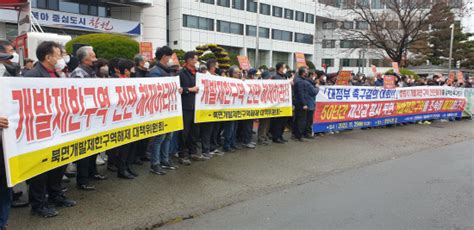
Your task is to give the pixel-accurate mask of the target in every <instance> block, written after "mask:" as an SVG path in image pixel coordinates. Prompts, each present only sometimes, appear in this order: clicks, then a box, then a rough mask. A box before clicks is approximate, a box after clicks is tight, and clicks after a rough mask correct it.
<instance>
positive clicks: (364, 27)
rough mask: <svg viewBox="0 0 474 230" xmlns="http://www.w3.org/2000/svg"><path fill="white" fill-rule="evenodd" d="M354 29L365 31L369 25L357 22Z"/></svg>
mask: <svg viewBox="0 0 474 230" xmlns="http://www.w3.org/2000/svg"><path fill="white" fill-rule="evenodd" d="M356 29H358V30H367V29H369V24H368V23H367V22H363V21H357V22H356Z"/></svg>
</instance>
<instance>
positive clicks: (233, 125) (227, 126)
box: [222, 121, 237, 150]
mask: <svg viewBox="0 0 474 230" xmlns="http://www.w3.org/2000/svg"><path fill="white" fill-rule="evenodd" d="M222 125H223V126H224V150H229V149H230V148H231V147H235V143H236V142H235V141H236V137H237V121H226V122H224V123H223V124H222Z"/></svg>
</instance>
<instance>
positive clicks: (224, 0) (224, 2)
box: [217, 0, 230, 7]
mask: <svg viewBox="0 0 474 230" xmlns="http://www.w3.org/2000/svg"><path fill="white" fill-rule="evenodd" d="M217 5H218V6H223V7H230V0H217Z"/></svg>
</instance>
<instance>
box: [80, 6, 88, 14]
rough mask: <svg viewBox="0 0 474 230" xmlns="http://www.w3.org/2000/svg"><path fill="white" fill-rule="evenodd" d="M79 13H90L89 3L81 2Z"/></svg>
mask: <svg viewBox="0 0 474 230" xmlns="http://www.w3.org/2000/svg"><path fill="white" fill-rule="evenodd" d="M79 13H80V14H89V5H87V4H79Z"/></svg>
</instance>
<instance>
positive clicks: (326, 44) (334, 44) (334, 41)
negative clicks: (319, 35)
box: [323, 40, 336, 48]
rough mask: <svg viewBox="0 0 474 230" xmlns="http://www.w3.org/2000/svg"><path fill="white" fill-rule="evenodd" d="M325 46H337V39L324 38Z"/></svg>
mask: <svg viewBox="0 0 474 230" xmlns="http://www.w3.org/2000/svg"><path fill="white" fill-rule="evenodd" d="M323 48H336V40H323Z"/></svg>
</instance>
